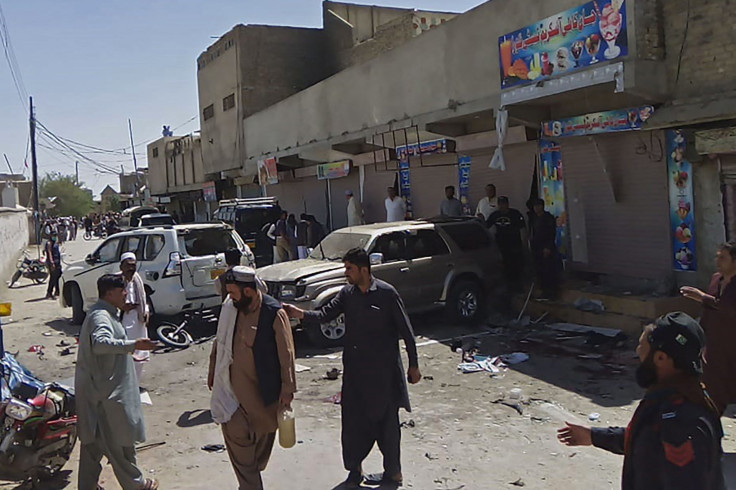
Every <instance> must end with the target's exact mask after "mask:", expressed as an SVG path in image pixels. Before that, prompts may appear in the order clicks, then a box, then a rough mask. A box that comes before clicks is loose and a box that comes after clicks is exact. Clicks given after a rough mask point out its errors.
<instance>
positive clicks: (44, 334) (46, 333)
mask: <svg viewBox="0 0 736 490" xmlns="http://www.w3.org/2000/svg"><path fill="white" fill-rule="evenodd" d="M42 335H43V336H44V337H51V336H52V335H53V333H52V332H44V333H43V334H42Z"/></svg>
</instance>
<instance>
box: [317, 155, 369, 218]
mask: <svg viewBox="0 0 736 490" xmlns="http://www.w3.org/2000/svg"><path fill="white" fill-rule="evenodd" d="M315 178H316V177H315ZM323 182H324V181H323ZM330 189H331V191H332V229H333V230H337V229H339V228H345V227H346V226H347V225H348V201H347V199H345V191H346V190H348V189H350V190H351V191H353V195H355V196H356V197H358V198H360V175H359V174H358V169H357V168H356V167H352V168H351V169H350V174H349V175H348V176H347V177H342V178H339V179H332V180H331V181H330Z"/></svg>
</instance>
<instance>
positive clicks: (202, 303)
mask: <svg viewBox="0 0 736 490" xmlns="http://www.w3.org/2000/svg"><path fill="white" fill-rule="evenodd" d="M151 302H152V303H153V309H154V311H155V313H156V314H157V315H163V316H175V315H179V314H181V313H184V312H189V311H197V310H209V309H212V308H216V307H218V306H221V305H222V297H221V296H220V295H219V294H214V295H212V296H206V297H203V298H192V299H189V298H187V297H186V293H185V292H184V289H170V290H165V289H162V288H160V289H156V290H155V291H154V293H153V295H151Z"/></svg>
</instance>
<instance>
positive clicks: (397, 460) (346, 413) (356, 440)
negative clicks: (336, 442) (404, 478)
mask: <svg viewBox="0 0 736 490" xmlns="http://www.w3.org/2000/svg"><path fill="white" fill-rule="evenodd" d="M376 443H378V449H380V451H381V454H382V455H383V470H384V474H385V475H386V476H395V475H397V474H399V473H401V427H400V425H399V407H398V405H396V404H391V405H387V406H386V409H385V410H384V412H383V414H381V415H380V416H378V417H376V416H375V415H369V414H368V413H367V412H366V410H365V405H364V404H362V403H359V402H357V401H351V400H350V398H348V400H345V399H344V398H343V401H342V459H343V463H344V464H345V469H346V470H348V471H356V472H360V471H361V465H362V464H363V461H364V460H365V458H367V457H368V454H370V452H371V450H372V449H373V446H374V445H375V444H376Z"/></svg>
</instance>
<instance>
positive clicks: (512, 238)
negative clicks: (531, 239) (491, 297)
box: [486, 196, 526, 291]
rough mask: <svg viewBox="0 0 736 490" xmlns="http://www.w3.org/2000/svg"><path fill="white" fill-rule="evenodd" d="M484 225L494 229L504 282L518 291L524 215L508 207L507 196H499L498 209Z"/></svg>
mask: <svg viewBox="0 0 736 490" xmlns="http://www.w3.org/2000/svg"><path fill="white" fill-rule="evenodd" d="M486 225H487V226H488V228H495V229H496V243H497V244H498V249H499V251H500V252H501V258H502V259H503V270H504V275H505V277H506V284H507V285H508V287H509V289H510V290H513V291H518V290H519V289H521V285H522V271H523V270H524V250H525V247H524V245H523V244H524V242H525V241H526V240H523V239H522V234H526V225H525V224H524V215H522V214H521V213H520V212H519V210H518V209H513V208H511V207H509V198H508V197H506V196H501V197H499V198H498V211H495V212H493V213H491V215H490V216H489V217H488V220H487V221H486Z"/></svg>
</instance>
